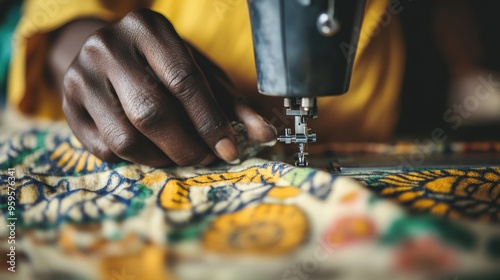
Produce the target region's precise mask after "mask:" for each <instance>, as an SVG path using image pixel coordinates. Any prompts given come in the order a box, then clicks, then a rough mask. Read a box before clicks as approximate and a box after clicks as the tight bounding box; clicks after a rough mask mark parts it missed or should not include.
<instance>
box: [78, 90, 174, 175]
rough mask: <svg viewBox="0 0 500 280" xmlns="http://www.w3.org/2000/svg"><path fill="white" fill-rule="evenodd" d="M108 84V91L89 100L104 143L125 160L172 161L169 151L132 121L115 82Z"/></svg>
mask: <svg viewBox="0 0 500 280" xmlns="http://www.w3.org/2000/svg"><path fill="white" fill-rule="evenodd" d="M105 88H106V89H107V90H105V92H107V93H108V94H98V93H97V92H95V94H91V95H90V98H88V99H87V100H86V108H88V112H89V114H90V116H92V118H93V119H94V121H95V124H96V127H97V130H98V131H99V134H100V135H101V138H102V139H103V141H104V143H105V144H106V145H107V146H108V147H109V148H110V149H111V151H113V153H114V154H115V155H117V156H118V157H120V158H122V159H124V160H127V161H130V162H134V163H138V164H144V165H149V166H155V167H161V166H167V165H170V164H171V163H172V161H171V160H170V159H169V158H168V157H167V155H165V153H163V151H161V150H160V148H158V147H157V146H156V145H155V144H154V143H153V142H151V140H149V139H148V138H147V137H146V136H144V135H143V134H142V133H141V132H140V131H139V130H137V129H136V128H135V127H134V126H133V125H132V124H131V123H130V121H129V120H128V118H127V116H126V114H125V112H124V110H123V108H122V107H121V104H120V101H119V100H118V99H117V98H116V95H115V94H114V89H113V88H112V86H111V85H108V86H105ZM111 92H113V93H111Z"/></svg>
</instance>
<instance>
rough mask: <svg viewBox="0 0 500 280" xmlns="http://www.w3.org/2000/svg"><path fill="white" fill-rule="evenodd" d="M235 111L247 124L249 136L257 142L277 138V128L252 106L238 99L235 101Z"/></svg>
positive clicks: (265, 141) (267, 141) (266, 141)
mask: <svg viewBox="0 0 500 280" xmlns="http://www.w3.org/2000/svg"><path fill="white" fill-rule="evenodd" d="M235 113H236V116H237V117H238V119H239V120H240V121H241V122H242V123H243V124H244V125H245V127H246V129H247V134H248V138H250V139H251V140H253V141H255V142H257V143H269V142H271V141H274V140H276V137H277V132H276V128H274V126H272V125H271V124H269V123H268V122H267V121H266V120H265V119H264V118H263V117H262V116H260V115H259V114H257V113H256V112H255V111H254V110H253V109H252V108H251V107H250V106H248V105H246V104H244V103H242V102H239V101H238V102H236V103H235Z"/></svg>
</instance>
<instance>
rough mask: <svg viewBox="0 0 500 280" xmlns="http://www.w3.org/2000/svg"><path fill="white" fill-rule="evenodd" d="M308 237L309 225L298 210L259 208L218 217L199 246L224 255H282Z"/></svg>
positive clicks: (272, 205)
mask: <svg viewBox="0 0 500 280" xmlns="http://www.w3.org/2000/svg"><path fill="white" fill-rule="evenodd" d="M308 234H309V221H308V219H307V217H306V216H305V214H304V213H303V212H302V211H301V210H300V209H299V208H298V207H296V206H294V205H282V204H260V205H258V206H256V207H247V208H245V209H243V210H241V211H239V212H235V213H229V214H225V215H222V216H219V217H218V218H217V219H216V220H215V221H214V222H213V223H212V225H211V226H210V227H209V229H208V230H207V231H206V232H205V234H204V236H203V240H202V242H203V247H204V248H205V249H207V250H210V251H214V252H218V253H223V254H258V255H282V254H286V253H289V252H291V251H293V250H295V249H297V248H298V246H300V245H301V244H303V242H304V241H305V240H306V239H307V237H308Z"/></svg>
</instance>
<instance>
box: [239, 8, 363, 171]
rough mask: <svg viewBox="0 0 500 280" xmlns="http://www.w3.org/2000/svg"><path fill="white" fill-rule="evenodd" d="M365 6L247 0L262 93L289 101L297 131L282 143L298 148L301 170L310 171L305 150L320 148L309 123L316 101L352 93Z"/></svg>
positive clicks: (288, 109)
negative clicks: (311, 145)
mask: <svg viewBox="0 0 500 280" xmlns="http://www.w3.org/2000/svg"><path fill="white" fill-rule="evenodd" d="M365 2H366V0H248V6H249V11H250V20H251V25H252V34H253V44H254V51H255V61H256V66H257V77H258V88H259V91H260V92H261V93H263V94H266V95H273V96H282V97H285V101H284V107H285V110H286V115H288V116H293V117H294V118H295V129H294V131H293V132H292V130H291V129H290V128H287V129H285V134H284V135H282V136H280V137H279V138H278V140H279V141H281V142H283V143H287V144H291V143H296V144H298V145H299V153H298V156H297V161H296V165H297V166H307V165H308V161H307V158H306V157H305V156H306V155H307V152H306V145H307V143H310V142H316V134H315V133H314V132H312V130H311V129H310V128H309V127H308V126H307V120H308V119H310V118H316V117H317V116H318V109H317V101H316V97H319V96H329V95H340V94H343V93H345V92H347V90H348V89H349V83H350V79H351V72H352V67H353V64H354V57H355V55H356V46H357V42H358V39H359V33H360V28H361V21H362V17H363V13H364V8H365Z"/></svg>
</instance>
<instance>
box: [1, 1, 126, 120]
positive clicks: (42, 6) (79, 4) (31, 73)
mask: <svg viewBox="0 0 500 280" xmlns="http://www.w3.org/2000/svg"><path fill="white" fill-rule="evenodd" d="M125 12H126V11H124V10H109V9H106V8H105V7H103V6H102V5H101V1H99V0H85V1H78V0H26V1H24V4H23V15H22V18H21V20H20V21H19V24H18V27H17V28H16V31H15V33H14V36H13V44H14V52H13V56H12V63H11V68H10V73H9V83H8V100H9V104H11V105H13V107H15V108H17V109H19V110H20V111H21V112H22V113H24V114H27V115H32V116H37V117H42V118H49V119H58V118H61V117H62V116H63V114H62V110H61V99H60V95H59V94H58V93H57V92H54V90H53V89H52V88H51V87H50V86H49V84H48V83H47V80H48V79H47V75H48V74H47V70H46V58H47V53H48V52H47V47H48V43H49V39H50V38H49V33H50V32H51V31H53V30H55V29H57V28H59V27H61V26H63V25H64V24H66V23H68V22H70V21H72V20H75V19H78V18H99V19H103V20H106V21H112V20H115V19H117V18H119V17H120V16H123V14H124V13H125Z"/></svg>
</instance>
